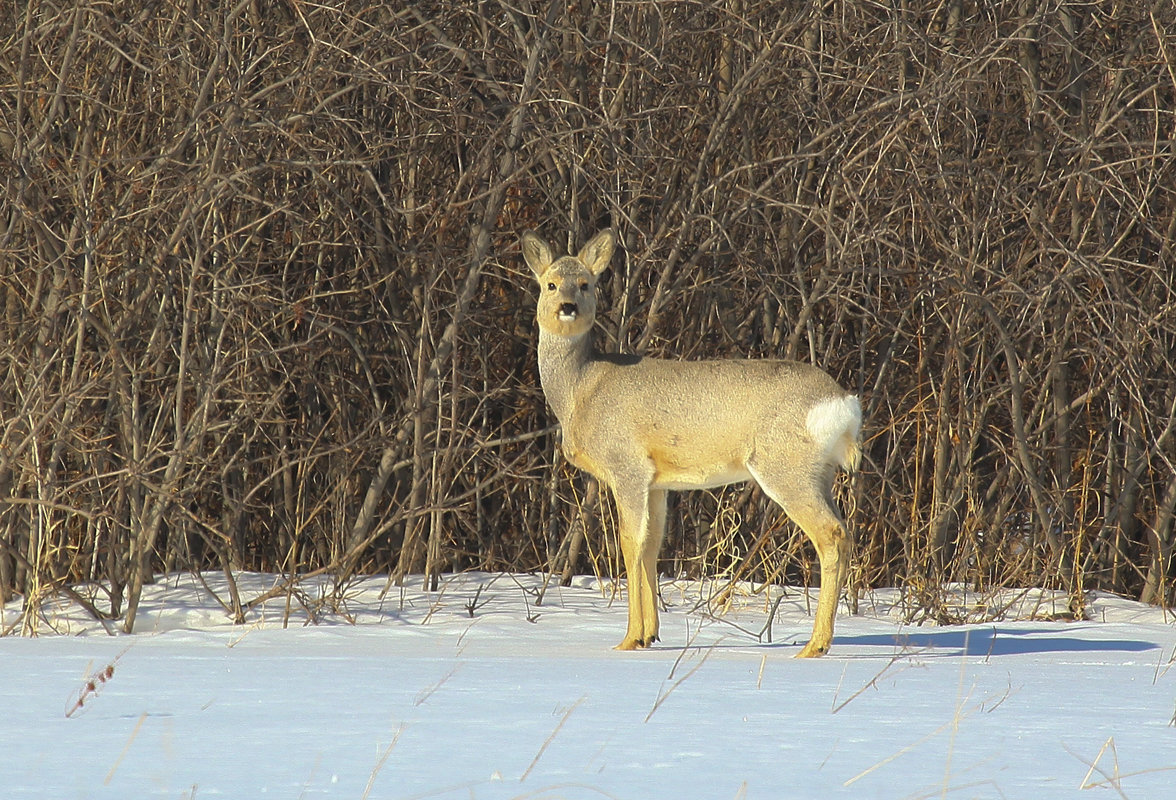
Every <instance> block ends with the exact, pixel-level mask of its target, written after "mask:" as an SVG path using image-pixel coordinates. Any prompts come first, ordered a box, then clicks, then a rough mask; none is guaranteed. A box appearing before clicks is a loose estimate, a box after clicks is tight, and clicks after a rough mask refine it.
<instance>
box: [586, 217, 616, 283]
mask: <svg viewBox="0 0 1176 800" xmlns="http://www.w3.org/2000/svg"><path fill="white" fill-rule="evenodd" d="M615 244H616V237H614V236H613V232H612V230H610V229H609V228H605V229H604V230H602V231H601V232H600V233H598V234H596V235H595V236H593V237H592V238H591V239H590V240H589V242H588V244H586V245H584V249H582V250H581V251H580V255H579V256H577V258H579V259H580V263H582V264H583V265H584V266H586V267H587V268H588V271H589V272H591V273H592V274H593V275H599V274H600V273H602V272H604V270H605V269H606V268H607V267H608V262H609V261H611V260H612V254H613V245H615Z"/></svg>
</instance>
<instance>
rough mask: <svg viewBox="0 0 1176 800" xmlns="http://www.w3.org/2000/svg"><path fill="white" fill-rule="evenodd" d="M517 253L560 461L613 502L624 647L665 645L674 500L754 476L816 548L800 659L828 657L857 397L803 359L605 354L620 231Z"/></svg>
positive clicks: (854, 455)
mask: <svg viewBox="0 0 1176 800" xmlns="http://www.w3.org/2000/svg"><path fill="white" fill-rule="evenodd" d="M521 245H522V252H523V257H524V259H525V261H526V262H527V265H528V266H529V267H530V268H531V271H532V272H533V273H534V274H535V279H536V280H537V281H538V283H539V302H538V306H537V312H536V313H537V317H538V322H539V378H540V381H541V383H542V384H543V393H544V395H545V396H546V398H547V402H548V403H549V404H550V406H551V408H552V410H553V411H554V412H555V415H556V417H557V418H558V419H559V421H560V425H561V428H562V433H563V450H564V454H565V455H566V457H567V459H568V460H569V461H570V462H571V463H572V464H575V465H576V466H577V467H579V468H580V469H583V470H585V471H587V472H589V473H591V474H592V475H594V476H595V477H596V478H597V479H598V480H599V481H600V482H601V483H602V484H604V485H605V486H607V487H608V488H609V490H610V491H611V492H612V495H613V498H614V500H615V501H616V508H617V514H618V517H619V526H620V531H619V533H620V542H621V551H622V554H623V556H624V560H625V571H626V575H627V583H628V595H629V624H628V629H627V630H626V632H625V638H624V639H622V640H621V643H620V644H619V645H617V649H619V650H633V649H636V648H641V647H648V646H649V645H651V644H653V642H655V641H656V640H657V638H658V614H657V555H658V551H659V549H660V548H661V541H662V537H663V535H664V532H665V521H666V492H667V491H670V490H679V489H703V488H711V487H715V486H722V485H725V484H728V483H735V482H739V481H746V480H754V481H755V482H756V483H758V484H759V485H760V487H761V488H762V489H763V490H764V493H765V494H766V495H767V496H768V497H770V498H771V499H772V500H774V501H775V502H777V503H778V504H779V505H780V506H781V507H783V509H784V510H785V512H786V513H787V514H788V516H789V517H790V518H791V519H792V520H793V521H794V522H795V523H796V524H797V525H799V526H800V528H801V529H802V530H803V531H804V532H805V533H806V534H807V535H808V537H809V539H810V540H811V541H812V543H813V545H814V546H815V547H816V550H817V555H818V557H819V559H820V563H821V591H820V596H819V599H818V601H817V612H816V620H815V622H814V625H813V633H812V637H811V638H810V640H809V642H808V644H807V645H805V647H804V648H803V649H802V650H801V652H800V653H799V655H800V656H803V657H808V656H819V655H822V654H824V653H825V652H826V651H827V650H828V649H829V645H830V643H831V642H832V640H833V619H834V616H835V615H836V610H837V602H838V598H839V597H840V595H841V591H842V588H843V587H844V585H845V578H846V571H847V568H848V564H849V537H848V535H847V533H846V530H845V524H844V522H843V521H842V518H841V515H840V513H839V512H838V510H837V507H836V505H835V504H834V502H833V497H832V486H833V478H834V474H835V471H836V469H837V468H838V467H841V468H844V469H847V470H852V469H854V468H856V466H857V464H858V460H859V458H860V453H861V449H860V435H861V423H862V412H861V404H860V403H859V402H858V399H857V397H855V396H853V395H851V394H849V393H847V392H846V391H845V390H844V389H842V388H841V387H840V386H838V385H837V383H836V382H835V381H834V380H833V379H832V378H830V377H829V376H828V375H827V374H825V373H824V372H822V371H821V370H819V369H817V368H816V367H813V366H810V365H807V364H802V363H800V362H796V361H776V360H750V359H731V360H722V361H666V360H661V359H653V358H640V357H637V356H617V355H603V354H600V353H597V352H596V350H595V349H594V348H593V346H592V326H593V322H594V321H595V319H596V281H597V278H598V277H599V276H600V274H601V273H602V272H603V271H604V270H605V268H606V267H608V265H609V261H610V259H611V258H612V254H613V247H614V238H613V234H612V232H611V231H608V230H605V231H602V232H600V233H598V234H597V235H596V236H594V237H593V238H592V239H591V240H590V241H589V242H588V243H587V244H586V245H584V247H583V249H581V250H580V252H579V253H577V254H576V255H574V256H570V255H568V256H560V257H556V256H555V255H554V254H553V252H552V250H551V248H550V247H549V246H548V245H547V243H546V242H544V241H543V240H542V239H541V238H539V237H538V236H536V235H535V234H534V233H530V232H528V233H525V234H523V237H522V242H521Z"/></svg>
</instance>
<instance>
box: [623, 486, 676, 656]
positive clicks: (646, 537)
mask: <svg viewBox="0 0 1176 800" xmlns="http://www.w3.org/2000/svg"><path fill="white" fill-rule="evenodd" d="M658 494H659V495H660V509H661V516H660V520H661V521H660V522H658V520H657V519H655V520H653V521H654V522H658V524H657V526H656V527H657V536H656V537H655V536H651V533H652V532H653V531H652V530H651V529H652V528H653V527H654V526H651V525H650V522H651V519H650V517H651V516H653V515H651V514H650V492H649V490H648V489H647V488H645V487H640V488H637V487H632V488H629V489H624V488H621V489H618V488H617V487H614V488H613V498H614V499H615V501H616V505H617V516H618V518H619V519H618V521H619V523H620V536H619V538H620V540H621V553H622V555H623V556H624V559H625V582H626V584H627V588H628V593H629V625H628V628H627V629H626V631H625V638H624V639H622V640H621V643H620V644H618V645H617V646H616V649H617V650H638V649H640V648H643V647H649V645H651V644H653V641H654V640H655V639H656V638H657V631H658V621H657V550H658V547H659V546H660V544H661V531H662V528H663V526H664V517H665V493H664V492H658ZM654 540H656V541H654Z"/></svg>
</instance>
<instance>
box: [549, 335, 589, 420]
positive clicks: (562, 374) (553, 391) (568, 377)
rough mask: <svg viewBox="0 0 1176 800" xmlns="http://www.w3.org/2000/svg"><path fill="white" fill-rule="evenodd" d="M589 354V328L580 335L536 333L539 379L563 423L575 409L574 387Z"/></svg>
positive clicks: (585, 369)
mask: <svg viewBox="0 0 1176 800" xmlns="http://www.w3.org/2000/svg"><path fill="white" fill-rule="evenodd" d="M592 356H593V349H592V332H591V331H587V332H585V333H582V334H580V335H579V336H558V335H556V334H552V333H546V332H543V331H540V333H539V382H540V384H542V386H543V395H544V396H545V397H546V398H547V403H548V404H549V405H550V406H551V408H552V410H553V411H555V416H556V417H558V418H559V421H560V424H562V425H564V426H565V427H566V426H567V424H568V421H569V420H570V419H571V417H572V414H573V412H574V410H575V399H574V398H575V397H576V392H577V387H578V386H579V384H580V382H581V381H582V380H583V378H584V376H585V374H586V372H587V370H588V366H589V365H590V364H591V363H592V360H593V358H592Z"/></svg>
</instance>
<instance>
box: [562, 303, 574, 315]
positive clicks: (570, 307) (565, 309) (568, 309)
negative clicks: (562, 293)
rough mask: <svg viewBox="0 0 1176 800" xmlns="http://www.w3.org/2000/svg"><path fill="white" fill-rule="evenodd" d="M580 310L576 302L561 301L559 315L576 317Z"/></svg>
mask: <svg viewBox="0 0 1176 800" xmlns="http://www.w3.org/2000/svg"><path fill="white" fill-rule="evenodd" d="M578 311H579V309H578V308H576V304H575V303H561V304H560V306H559V315H560V316H561V317H574V316H576V313H577V312H578Z"/></svg>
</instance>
